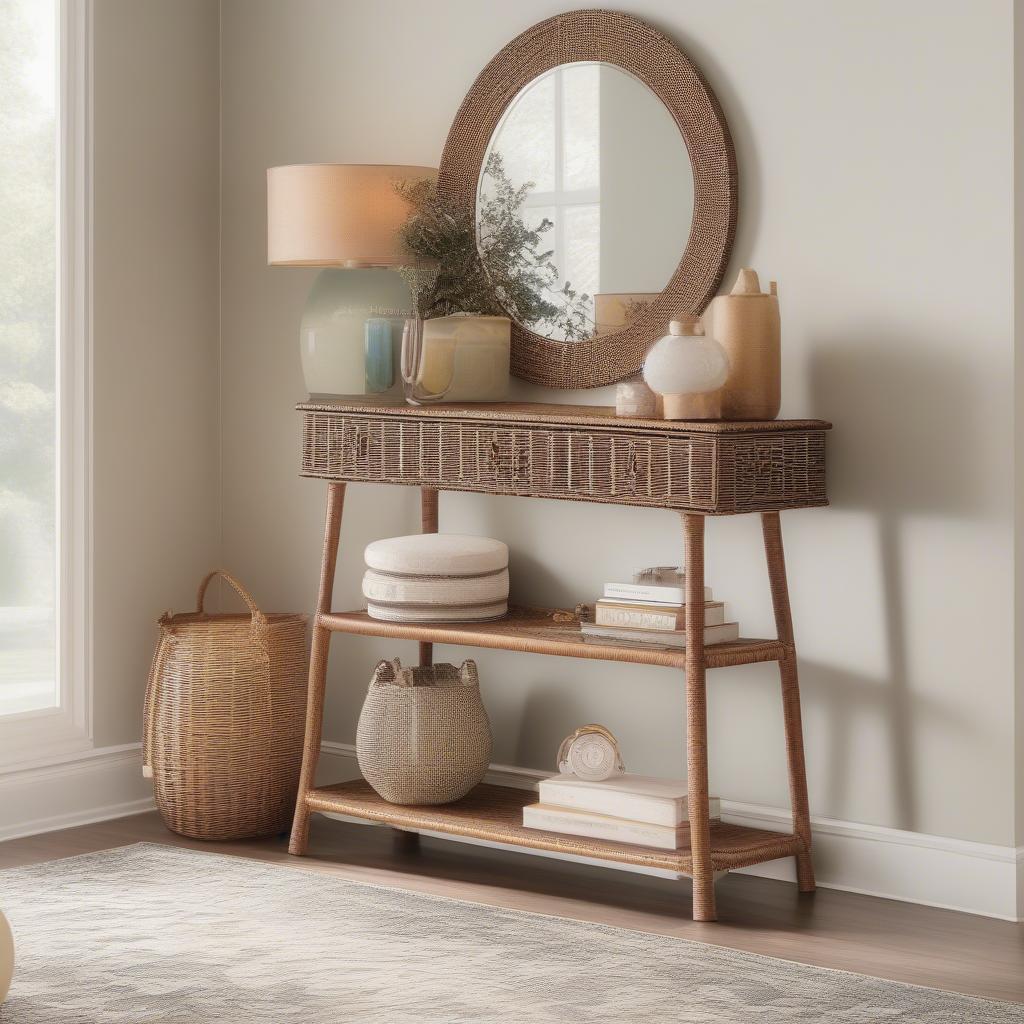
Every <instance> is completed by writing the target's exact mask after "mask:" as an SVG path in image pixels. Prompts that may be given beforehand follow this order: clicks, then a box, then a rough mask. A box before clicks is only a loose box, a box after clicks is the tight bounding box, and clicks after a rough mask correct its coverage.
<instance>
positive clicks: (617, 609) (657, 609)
mask: <svg viewBox="0 0 1024 1024" xmlns="http://www.w3.org/2000/svg"><path fill="white" fill-rule="evenodd" d="M594 611H595V616H594V617H595V621H596V625H598V626H624V627H631V628H634V629H655V630H665V631H668V630H675V629H683V628H684V626H685V623H686V605H671V604H666V605H656V604H648V603H646V602H642V601H628V602H627V601H611V600H609V599H608V598H602V599H601V600H600V601H598V602H597V604H596V605H595V606H594ZM723 622H725V605H724V604H723V603H722V602H721V601H708V602H706V603H705V605H704V625H705V626H720V625H721V624H722V623H723Z"/></svg>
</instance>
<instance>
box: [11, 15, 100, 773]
mask: <svg viewBox="0 0 1024 1024" xmlns="http://www.w3.org/2000/svg"><path fill="white" fill-rule="evenodd" d="M89 14H90V8H89V3H88V0H64V2H56V0H51V2H47V0H0V139H2V140H3V143H2V145H0V760H2V759H5V757H6V759H7V760H11V759H15V760H17V759H19V758H21V759H23V758H24V755H25V753H26V751H28V750H31V751H32V752H33V753H34V754H36V753H38V752H39V751H40V750H42V749H47V748H51V747H61V746H64V747H67V746H68V744H69V743H70V745H71V746H72V747H75V746H82V745H87V742H86V739H87V731H88V730H87V726H88V715H87V706H86V705H87V702H86V697H87V672H86V668H87V664H88V659H87V657H86V656H85V655H86V650H85V649H86V644H85V633H84V630H83V628H82V627H83V624H84V612H85V602H84V600H83V598H84V594H85V589H84V588H85V583H86V579H85V576H86V572H85V570H86V568H87V555H88V544H87V537H88V532H87V525H88V524H87V521H86V515H87V510H88V502H87V500H86V494H87V491H86V487H87V482H88V481H87V469H88V430H87V426H88V421H87V419H86V416H85V412H86V397H87V385H88V378H87V372H86V371H87V360H86V358H85V356H86V351H87V349H86V341H87V332H86V325H87V312H88V304H87V295H88V291H87V288H86V278H85V271H86V256H87V249H86V220H85V217H86V212H87V202H86V196H87V172H88V164H87V161H86V145H85V140H86V134H85V129H86V115H87V113H88V96H87V89H86V85H87V76H86V56H87V48H88V42H89V38H88V36H89Z"/></svg>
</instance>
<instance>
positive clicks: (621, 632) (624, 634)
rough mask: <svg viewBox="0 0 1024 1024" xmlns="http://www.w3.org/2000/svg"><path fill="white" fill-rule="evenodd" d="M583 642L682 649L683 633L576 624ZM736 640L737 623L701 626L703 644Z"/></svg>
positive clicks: (709, 645)
mask: <svg viewBox="0 0 1024 1024" xmlns="http://www.w3.org/2000/svg"><path fill="white" fill-rule="evenodd" d="M580 635H581V636H582V638H583V641H584V643H592V644H625V645H628V646H635V645H636V644H649V645H650V646H651V647H670V648H672V649H673V650H680V651H682V650H685V649H686V631H685V630H682V629H639V628H637V627H636V626H599V625H597V624H596V623H594V622H583V623H580ZM739 638H740V624H739V623H738V622H723V623H722V624H721V625H720V626H705V627H704V645H705V646H706V647H712V646H714V645H715V644H724V643H731V642H732V641H734V640H739Z"/></svg>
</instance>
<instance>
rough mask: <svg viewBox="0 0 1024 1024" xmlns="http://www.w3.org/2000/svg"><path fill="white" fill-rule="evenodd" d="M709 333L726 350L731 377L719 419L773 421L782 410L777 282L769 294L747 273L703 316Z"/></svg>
mask: <svg viewBox="0 0 1024 1024" xmlns="http://www.w3.org/2000/svg"><path fill="white" fill-rule="evenodd" d="M703 321H704V324H705V328H706V330H707V333H708V334H710V335H712V336H713V337H714V339H715V340H716V341H717V342H718V343H719V344H720V345H721V346H722V348H724V349H725V352H726V355H727V356H728V357H729V375H728V377H727V378H726V381H725V384H724V386H723V387H722V392H721V395H722V403H721V404H722V412H721V415H722V416H724V417H725V418H726V419H730V420H773V419H775V417H776V416H778V415H779V408H780V406H781V405H782V332H781V326H780V318H779V298H778V292H777V290H776V286H775V282H774V281H772V283H771V284H770V286H769V289H768V292H766V293H765V292H762V291H761V283H760V281H759V280H758V278H757V274H756V273H755V272H754V271H753V270H749V269H745V270H741V271H740V275H739V277H738V278H737V280H736V283H735V285H733V288H732V291H731V292H730V293H729V294H728V295H719V296H718V298H716V299H715V300H714V301H713V302H712V303H711V305H710V306H709V307H708V309H707V312H706V313H705V314H704V316H703Z"/></svg>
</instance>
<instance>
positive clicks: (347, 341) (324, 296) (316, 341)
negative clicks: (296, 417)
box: [299, 268, 412, 397]
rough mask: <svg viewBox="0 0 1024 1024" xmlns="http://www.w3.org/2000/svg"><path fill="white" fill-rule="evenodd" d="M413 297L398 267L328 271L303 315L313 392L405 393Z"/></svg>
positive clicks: (305, 361)
mask: <svg viewBox="0 0 1024 1024" xmlns="http://www.w3.org/2000/svg"><path fill="white" fill-rule="evenodd" d="M411 310H412V295H411V294H410V292H409V288H408V286H407V285H406V283H405V282H404V281H403V280H402V278H401V276H400V275H399V274H398V273H397V272H396V271H394V270H385V269H372V270H363V269H361V270H341V269H337V270H336V269H334V268H331V269H328V270H322V271H321V272H320V273H319V274H318V275H317V278H316V280H315V281H314V282H313V287H312V289H311V290H310V293H309V297H308V298H307V299H306V305H305V308H304V310H303V313H302V326H301V328H300V333H299V342H300V350H301V357H302V373H303V376H304V377H305V380H306V390H307V391H308V392H309V393H310V394H311V395H394V396H396V397H400V396H401V395H402V376H401V368H400V365H399V358H400V353H401V341H402V326H403V324H404V322H405V320H406V318H407V317H409V316H411V315H412V313H411Z"/></svg>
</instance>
